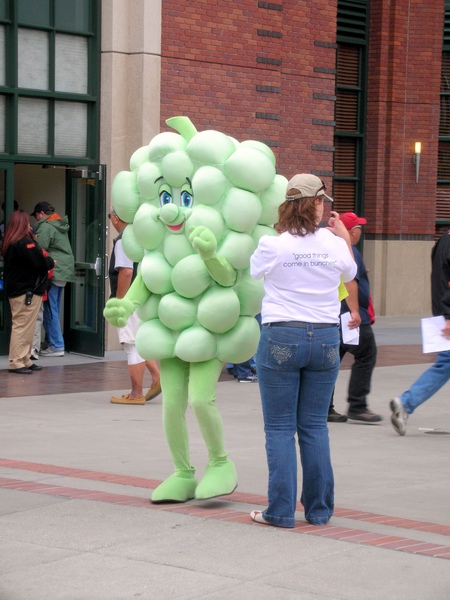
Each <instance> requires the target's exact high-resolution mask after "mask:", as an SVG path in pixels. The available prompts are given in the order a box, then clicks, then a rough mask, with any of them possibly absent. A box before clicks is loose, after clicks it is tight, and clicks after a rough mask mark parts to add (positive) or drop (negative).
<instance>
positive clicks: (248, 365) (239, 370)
mask: <svg viewBox="0 0 450 600" xmlns="http://www.w3.org/2000/svg"><path fill="white" fill-rule="evenodd" d="M234 374H235V375H236V377H237V378H238V379H245V377H251V376H252V375H253V373H252V359H250V360H246V361H245V362H243V363H237V364H235V365H234Z"/></svg>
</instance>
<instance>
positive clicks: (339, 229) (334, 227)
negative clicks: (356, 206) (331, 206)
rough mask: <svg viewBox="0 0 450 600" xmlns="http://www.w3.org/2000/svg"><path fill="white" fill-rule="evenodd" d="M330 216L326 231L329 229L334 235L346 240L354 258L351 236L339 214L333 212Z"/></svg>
mask: <svg viewBox="0 0 450 600" xmlns="http://www.w3.org/2000/svg"><path fill="white" fill-rule="evenodd" d="M330 214H331V217H330V219H329V221H328V227H327V228H326V229H329V230H330V231H331V232H332V233H334V234H335V235H337V236H338V237H340V238H342V239H343V240H345V241H346V242H347V246H348V248H349V250H350V253H351V255H352V256H353V250H352V243H351V240H350V234H349V233H348V231H347V228H346V227H345V225H344V223H343V222H342V221H341V220H340V218H339V213H338V212H336V211H335V210H332V211H331V213H330Z"/></svg>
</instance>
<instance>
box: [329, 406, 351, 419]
mask: <svg viewBox="0 0 450 600" xmlns="http://www.w3.org/2000/svg"><path fill="white" fill-rule="evenodd" d="M327 421H328V423H346V422H347V415H340V414H339V413H338V412H336V411H335V410H334V408H332V409H331V410H329V411H328V418H327Z"/></svg>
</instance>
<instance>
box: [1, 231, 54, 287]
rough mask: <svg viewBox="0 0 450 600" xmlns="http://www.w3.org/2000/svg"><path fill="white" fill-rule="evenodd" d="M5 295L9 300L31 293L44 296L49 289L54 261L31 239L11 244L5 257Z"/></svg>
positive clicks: (27, 238) (26, 238)
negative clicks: (49, 275)
mask: <svg viewBox="0 0 450 600" xmlns="http://www.w3.org/2000/svg"><path fill="white" fill-rule="evenodd" d="M4 259H5V263H4V278H5V293H6V296H7V297H8V298H17V297H18V296H22V295H23V294H25V292H28V291H31V292H33V294H35V295H36V296H43V295H44V292H45V290H46V288H47V279H48V271H49V270H50V269H52V268H53V266H54V264H55V263H54V260H53V258H50V256H44V254H43V252H42V248H41V247H40V246H39V245H38V244H37V242H35V241H33V240H32V239H31V238H29V237H24V238H22V239H21V240H19V241H18V242H15V243H14V244H11V245H10V247H9V248H8V250H7V252H6V254H5V256H4Z"/></svg>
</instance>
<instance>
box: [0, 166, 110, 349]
mask: <svg viewBox="0 0 450 600" xmlns="http://www.w3.org/2000/svg"><path fill="white" fill-rule="evenodd" d="M105 188H106V169H105V165H98V166H95V167H94V166H92V165H90V166H89V167H83V166H73V167H72V168H68V167H64V166H62V165H55V166H53V165H44V166H42V165H28V164H15V165H4V166H3V165H2V164H0V200H1V201H2V202H3V197H5V199H6V200H7V203H8V204H7V206H8V207H9V204H10V205H11V208H9V209H8V210H9V212H8V214H9V213H10V211H12V207H13V205H14V201H16V202H17V203H18V206H19V209H22V210H25V211H26V212H27V213H28V214H30V213H31V212H32V211H33V209H34V206H35V205H36V204H37V203H38V202H42V201H46V202H49V203H50V204H52V205H53V206H54V207H55V212H57V213H58V214H60V215H61V216H64V215H66V214H67V215H68V217H69V223H70V230H69V237H70V242H71V245H72V251H73V254H74V257H75V269H76V282H75V283H73V284H68V285H67V286H66V287H65V289H64V299H63V310H62V316H61V321H62V322H61V328H62V331H63V335H64V341H65V348H66V350H67V351H68V352H75V353H79V354H87V355H89V356H96V357H101V356H104V349H105V341H104V340H105V333H104V329H105V326H104V319H103V314H102V313H103V307H104V303H105V260H104V257H105V234H106V193H105ZM0 217H1V218H0V221H1V220H3V218H4V215H1V214H0ZM30 221H31V225H34V223H35V222H34V219H33V217H30ZM1 274H2V265H1V264H0V281H1V279H2V277H1ZM1 287H2V284H1V283H0V288H1ZM10 329H11V328H10V315H9V304H8V301H7V299H6V298H5V294H4V290H2V289H0V353H1V354H3V355H5V354H7V353H8V346H9V336H10Z"/></svg>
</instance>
